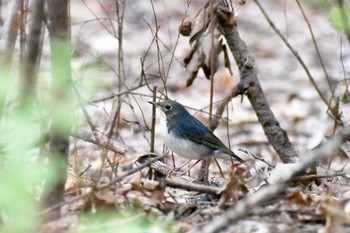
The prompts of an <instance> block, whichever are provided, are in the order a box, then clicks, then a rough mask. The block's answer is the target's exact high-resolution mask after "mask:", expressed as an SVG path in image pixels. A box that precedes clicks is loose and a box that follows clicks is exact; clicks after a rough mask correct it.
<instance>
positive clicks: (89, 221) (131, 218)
mask: <svg viewBox="0 0 350 233" xmlns="http://www.w3.org/2000/svg"><path fill="white" fill-rule="evenodd" d="M124 232H132V233H146V232H147V233H170V232H172V231H171V230H170V227H169V225H166V223H164V222H160V221H159V220H158V221H157V222H153V221H151V220H149V219H147V218H146V217H145V216H144V214H143V213H137V212H134V211H131V212H129V213H125V214H123V215H121V214H116V213H114V212H112V211H109V212H98V213H95V214H87V215H85V216H84V217H83V218H82V219H81V221H80V223H79V225H78V226H77V227H76V228H75V229H73V230H72V233H124Z"/></svg>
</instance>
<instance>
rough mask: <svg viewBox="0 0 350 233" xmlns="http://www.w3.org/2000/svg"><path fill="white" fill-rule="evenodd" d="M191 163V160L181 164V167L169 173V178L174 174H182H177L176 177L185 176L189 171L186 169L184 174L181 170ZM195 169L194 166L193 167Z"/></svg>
mask: <svg viewBox="0 0 350 233" xmlns="http://www.w3.org/2000/svg"><path fill="white" fill-rule="evenodd" d="M189 162H191V160H190V159H189V160H187V161H186V162H184V163H183V164H181V165H180V166H179V167H174V168H173V169H171V171H170V172H169V174H168V175H167V176H168V177H170V176H171V175H172V174H173V173H175V172H180V173H179V174H176V176H182V175H183V174H185V173H186V172H187V171H188V170H189V169H186V170H185V171H184V172H181V169H182V168H183V167H184V166H185V165H186V164H188V163H189ZM191 167H193V166H191Z"/></svg>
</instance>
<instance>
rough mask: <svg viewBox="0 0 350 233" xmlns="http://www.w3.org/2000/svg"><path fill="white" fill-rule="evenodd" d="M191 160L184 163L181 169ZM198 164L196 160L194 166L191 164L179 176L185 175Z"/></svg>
mask: <svg viewBox="0 0 350 233" xmlns="http://www.w3.org/2000/svg"><path fill="white" fill-rule="evenodd" d="M190 161H191V160H189V161H187V162H186V163H184V164H183V165H181V167H183V166H184V165H186V164H188V162H190ZM199 162H200V160H197V161H196V162H195V163H194V164H192V165H191V166H189V167H188V168H187V169H186V170H185V171H183V172H181V173H180V176H182V175H184V174H186V173H187V172H188V171H189V170H191V169H192V168H193V167H194V166H196V165H197V164H198V163H199Z"/></svg>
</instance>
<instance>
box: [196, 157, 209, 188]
mask: <svg viewBox="0 0 350 233" xmlns="http://www.w3.org/2000/svg"><path fill="white" fill-rule="evenodd" d="M209 164H210V158H208V159H203V160H202V163H201V167H200V169H199V173H198V180H199V181H202V182H204V183H205V184H209V181H208V177H209Z"/></svg>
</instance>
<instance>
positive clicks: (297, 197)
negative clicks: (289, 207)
mask: <svg viewBox="0 0 350 233" xmlns="http://www.w3.org/2000/svg"><path fill="white" fill-rule="evenodd" d="M287 201H290V202H293V203H297V204H301V205H306V206H311V205H313V204H315V203H314V201H313V199H312V198H311V196H310V195H307V194H305V193H303V192H302V191H300V190H299V191H296V192H293V193H292V194H291V195H289V196H288V197H287Z"/></svg>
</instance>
